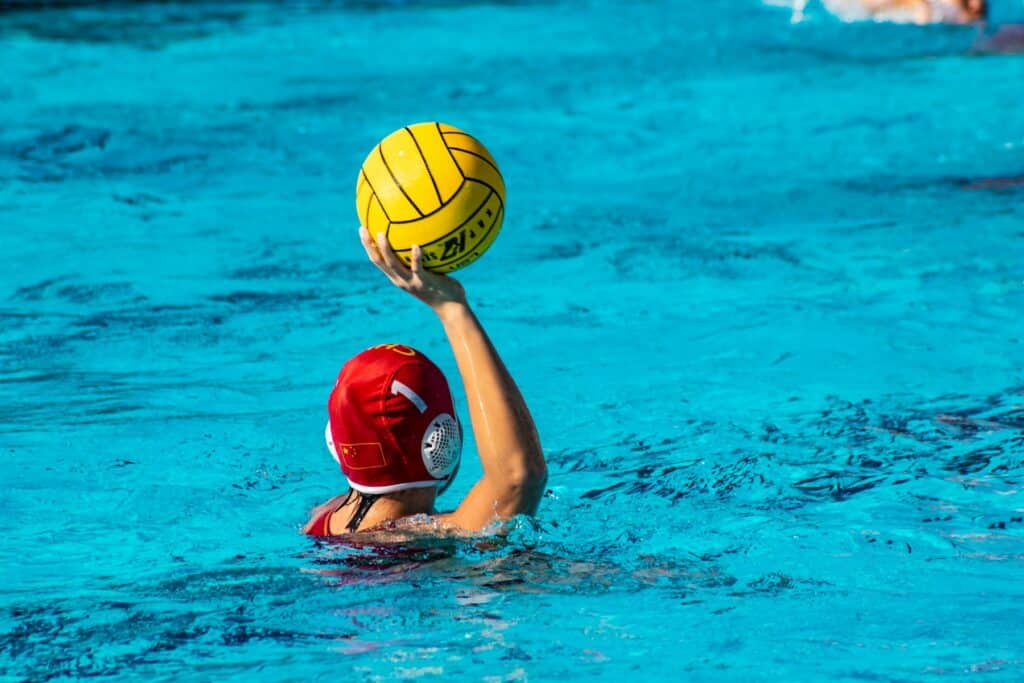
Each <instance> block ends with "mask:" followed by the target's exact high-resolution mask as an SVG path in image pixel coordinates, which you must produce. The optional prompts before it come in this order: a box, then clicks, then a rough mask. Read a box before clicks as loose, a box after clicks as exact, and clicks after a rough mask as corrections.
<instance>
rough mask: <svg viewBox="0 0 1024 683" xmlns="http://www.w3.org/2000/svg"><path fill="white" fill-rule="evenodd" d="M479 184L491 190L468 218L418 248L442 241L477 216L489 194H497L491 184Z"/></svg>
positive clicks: (401, 250) (473, 181)
mask: <svg viewBox="0 0 1024 683" xmlns="http://www.w3.org/2000/svg"><path fill="white" fill-rule="evenodd" d="M467 180H469V182H471V183H476V182H479V181H477V180H473V179H472V178H467ZM480 184H481V185H483V186H484V187H487V188H489V189H490V190H491V191H490V192H489V193H488V194H487V196H486V197H484V200H483V201H482V202H480V206H478V207H476V209H474V210H473V212H472V213H470V214H469V217H468V218H466V220H464V221H462V222H461V223H459V224H458V225H456V226H455V227H454V228H452V229H451V230H449V231H448V232H446V233H445V234H444V235H443V236H442V237H438V238H437V239H436V240H431V241H429V242H425V243H424V244H421V245H420V249H423V248H424V247H429V246H430V245H432V244H437V243H438V242H441V241H443V240H444V239H445V238H447V237H448V236H449V235H451V234H452V233H453V232H458V231H459V230H461V229H462V228H463V227H465V225H466V224H467V223H469V222H470V221H471V220H473V219H474V218H476V217H477V214H479V213H480V211H482V210H483V208H484V207H485V206H487V202H489V201H491V195H492V194H493V195H497V194H498V193H497V192H495V191H494V188H491V186H490V185H488V184H487V183H480ZM498 199H499V201H500V199H501V196H500V195H498ZM498 213H499V214H500V213H501V212H500V211H499V212H498ZM410 250H411V247H410V248H409V249H395V252H396V253H401V252H406V251H410Z"/></svg>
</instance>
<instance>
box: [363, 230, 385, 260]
mask: <svg viewBox="0 0 1024 683" xmlns="http://www.w3.org/2000/svg"><path fill="white" fill-rule="evenodd" d="M359 241H360V242H362V243H363V249H365V250H366V255H367V256H368V257H369V259H370V261H372V262H373V264H374V265H375V266H377V267H378V268H380V267H381V264H382V263H383V261H382V259H381V257H380V252H378V251H377V245H375V244H374V243H373V239H372V238H371V237H370V231H369V230H367V229H366V228H365V227H364V226H362V225H360V226H359Z"/></svg>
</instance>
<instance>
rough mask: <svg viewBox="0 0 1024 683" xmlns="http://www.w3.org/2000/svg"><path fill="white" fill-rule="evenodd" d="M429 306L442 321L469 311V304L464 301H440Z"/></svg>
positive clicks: (445, 321) (454, 318) (458, 316)
mask: <svg viewBox="0 0 1024 683" xmlns="http://www.w3.org/2000/svg"><path fill="white" fill-rule="evenodd" d="M431 308H432V309H433V311H434V314H435V315H437V317H438V318H440V319H441V322H442V323H448V322H450V321H454V320H457V319H458V318H460V317H463V316H465V315H467V314H469V313H470V310H469V304H468V303H467V302H466V301H442V302H441V303H438V304H434V305H433V306H431Z"/></svg>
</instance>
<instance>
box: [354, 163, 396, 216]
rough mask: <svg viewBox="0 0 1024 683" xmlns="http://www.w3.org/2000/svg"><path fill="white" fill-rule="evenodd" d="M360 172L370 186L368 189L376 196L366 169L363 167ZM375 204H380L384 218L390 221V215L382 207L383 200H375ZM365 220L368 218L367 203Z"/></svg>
mask: <svg viewBox="0 0 1024 683" xmlns="http://www.w3.org/2000/svg"><path fill="white" fill-rule="evenodd" d="M360 173H362V174H363V180H365V181H366V184H367V185H369V186H370V191H371V192H373V196H374V197H376V196H377V190H376V188H374V187H373V183H371V182H370V177H369V176H367V175H366V170H365V169H360ZM377 204H378V205H380V210H381V211H383V212H384V218H387V219H388V220H389V221H390V220H391V216H389V215H388V210H387V209H385V208H384V202H382V201H380V200H379V199H378V200H377ZM366 220H367V221H369V220H370V208H369V205H367V208H366ZM364 227H366V228H369V227H370V226H369V225H366V226H364Z"/></svg>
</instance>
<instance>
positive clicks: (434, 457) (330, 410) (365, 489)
mask: <svg viewBox="0 0 1024 683" xmlns="http://www.w3.org/2000/svg"><path fill="white" fill-rule="evenodd" d="M327 414H328V422H327V430H326V433H325V437H326V439H327V447H328V448H329V449H330V450H331V454H332V455H333V456H334V459H335V460H337V461H338V464H339V465H341V471H342V472H344V473H345V477H346V478H347V479H348V483H349V485H350V486H351V487H352V488H353V489H355V490H357V491H360V492H362V493H370V494H380V493H391V492H393V491H401V490H404V489H412V488H422V487H427V486H440V485H442V484H444V483H445V482H447V481H448V480H449V479H450V478H451V477H452V475H453V473H454V472H455V470H456V467H457V466H458V464H459V457H460V455H461V452H462V428H461V426H460V425H459V422H458V419H457V418H456V417H455V406H454V404H453V402H452V393H451V390H450V389H449V388H448V381H447V380H446V379H445V377H444V374H443V373H442V372H441V370H440V369H439V368H438V367H437V366H436V365H434V364H433V363H432V362H430V360H429V359H427V357H426V356H424V355H423V354H422V353H420V352H419V351H417V350H415V349H413V348H410V347H408V346H403V345H401V344H381V345H380V346H374V347H372V348H369V349H367V350H366V351H363V352H362V353H360V354H359V355H357V356H355V357H354V358H352V359H351V360H349V361H348V362H347V363H345V366H344V367H343V368H342V369H341V373H340V374H339V375H338V381H337V382H336V383H335V384H334V389H333V390H332V391H331V396H330V398H329V399H328V401H327Z"/></svg>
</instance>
